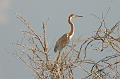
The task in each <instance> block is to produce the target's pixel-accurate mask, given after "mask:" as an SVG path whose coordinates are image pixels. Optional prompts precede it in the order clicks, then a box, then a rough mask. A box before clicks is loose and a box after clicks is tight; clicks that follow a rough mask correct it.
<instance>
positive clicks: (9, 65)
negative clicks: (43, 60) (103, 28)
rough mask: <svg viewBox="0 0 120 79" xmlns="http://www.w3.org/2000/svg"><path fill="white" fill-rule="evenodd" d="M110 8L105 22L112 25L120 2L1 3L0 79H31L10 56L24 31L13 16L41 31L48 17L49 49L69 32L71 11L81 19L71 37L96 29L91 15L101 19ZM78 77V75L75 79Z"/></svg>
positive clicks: (11, 0) (12, 0)
mask: <svg viewBox="0 0 120 79" xmlns="http://www.w3.org/2000/svg"><path fill="white" fill-rule="evenodd" d="M109 7H111V10H110V13H109V14H108V18H107V19H108V22H109V25H114V23H116V22H117V21H118V20H120V10H119V7H120V0H0V79H34V76H33V74H32V72H31V71H30V70H28V68H26V66H25V65H24V64H23V63H22V62H21V61H19V60H18V59H16V57H15V56H13V55H11V53H13V52H15V50H14V45H13V43H15V42H17V40H19V39H20V37H21V34H20V30H24V28H25V27H24V25H23V24H22V23H21V22H20V21H19V20H18V19H17V18H16V13H18V14H20V15H23V16H25V17H26V18H27V19H28V20H29V21H31V22H32V23H33V25H34V28H36V30H37V31H40V30H41V23H42V22H43V21H46V20H47V19H48V18H50V20H49V22H48V38H49V44H50V46H54V41H56V39H58V38H59V37H60V36H61V35H62V34H64V33H66V32H67V31H68V29H69V27H68V26H69V25H68V23H67V17H68V15H69V14H70V13H71V12H72V13H75V14H78V15H82V16H84V17H83V18H81V19H79V20H78V21H77V22H76V25H77V27H76V32H75V36H74V37H76V36H78V35H80V36H85V35H87V34H90V33H91V32H93V31H94V30H96V28H98V26H99V24H98V21H97V19H96V18H95V17H93V16H91V15H90V14H91V13H94V14H96V15H97V16H101V14H102V12H103V13H105V12H106V10H107V9H108V8H109ZM3 26H5V27H3ZM109 27H110V26H109ZM74 37H73V38H74ZM52 51H53V49H52ZM8 52H9V53H8ZM79 76H80V74H77V79H79Z"/></svg>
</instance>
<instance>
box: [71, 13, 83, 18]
mask: <svg viewBox="0 0 120 79" xmlns="http://www.w3.org/2000/svg"><path fill="white" fill-rule="evenodd" d="M76 17H83V16H79V15H76V14H70V15H69V18H70V19H72V18H76Z"/></svg>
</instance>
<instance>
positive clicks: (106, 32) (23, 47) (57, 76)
mask: <svg viewBox="0 0 120 79" xmlns="http://www.w3.org/2000/svg"><path fill="white" fill-rule="evenodd" d="M17 18H18V19H19V20H20V21H21V22H23V23H24V24H25V26H26V27H27V31H22V33H23V35H24V38H23V39H22V41H21V42H19V43H17V47H18V49H17V51H19V52H18V53H17V56H18V57H19V58H20V59H21V60H22V61H23V62H24V63H25V64H26V65H27V66H28V67H29V68H30V69H31V70H32V71H33V72H34V74H35V76H36V79H76V78H77V77H75V74H76V72H75V71H76V70H75V69H77V70H79V71H80V72H81V73H82V72H84V73H86V74H85V75H84V76H82V77H80V78H79V79H119V78H120V36H119V35H120V29H119V28H120V21H118V22H117V23H115V24H114V25H113V26H112V27H111V28H107V26H106V22H105V19H104V18H102V19H100V26H99V28H98V29H97V30H96V31H95V33H94V34H93V36H90V37H88V38H86V39H84V40H83V41H80V39H79V37H78V38H77V39H76V40H74V41H71V43H70V44H69V45H68V46H66V48H65V49H64V50H63V51H62V52H61V54H60V55H57V54H56V53H54V52H51V50H50V48H53V47H49V45H48V40H47V28H46V26H47V22H46V23H45V22H43V27H42V28H43V32H42V34H41V35H39V34H37V32H36V31H35V30H34V29H33V28H32V27H33V26H32V25H31V24H30V23H29V22H27V20H26V19H25V18H24V17H21V16H18V17H17ZM107 49H108V50H111V52H112V54H104V53H105V52H106V51H105V50H107ZM90 50H91V51H95V53H97V54H103V55H104V57H100V58H99V59H98V60H96V58H91V57H89V54H92V53H90V52H91V51H90ZM103 51H105V52H103ZM107 53H109V52H107ZM51 54H56V56H55V57H54V58H51V57H50V55H51Z"/></svg>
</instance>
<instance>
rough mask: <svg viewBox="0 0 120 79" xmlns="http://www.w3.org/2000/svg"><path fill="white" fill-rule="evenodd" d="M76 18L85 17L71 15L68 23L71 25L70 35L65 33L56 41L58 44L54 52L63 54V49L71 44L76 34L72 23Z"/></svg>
mask: <svg viewBox="0 0 120 79" xmlns="http://www.w3.org/2000/svg"><path fill="white" fill-rule="evenodd" d="M76 17H83V16H79V15H76V14H70V15H69V17H68V23H69V25H70V31H69V32H68V33H65V34H64V35H63V36H61V37H60V38H59V39H58V40H57V41H56V44H55V47H54V52H61V51H62V49H63V48H64V47H65V46H66V45H67V44H68V43H69V42H70V40H71V38H72V37H73V35H74V32H75V26H74V24H73V22H72V19H73V18H76Z"/></svg>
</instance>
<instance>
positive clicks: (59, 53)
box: [56, 51, 60, 62]
mask: <svg viewBox="0 0 120 79" xmlns="http://www.w3.org/2000/svg"><path fill="white" fill-rule="evenodd" d="M59 58H60V51H59V52H58V56H57V59H56V61H57V62H58V61H59Z"/></svg>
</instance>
